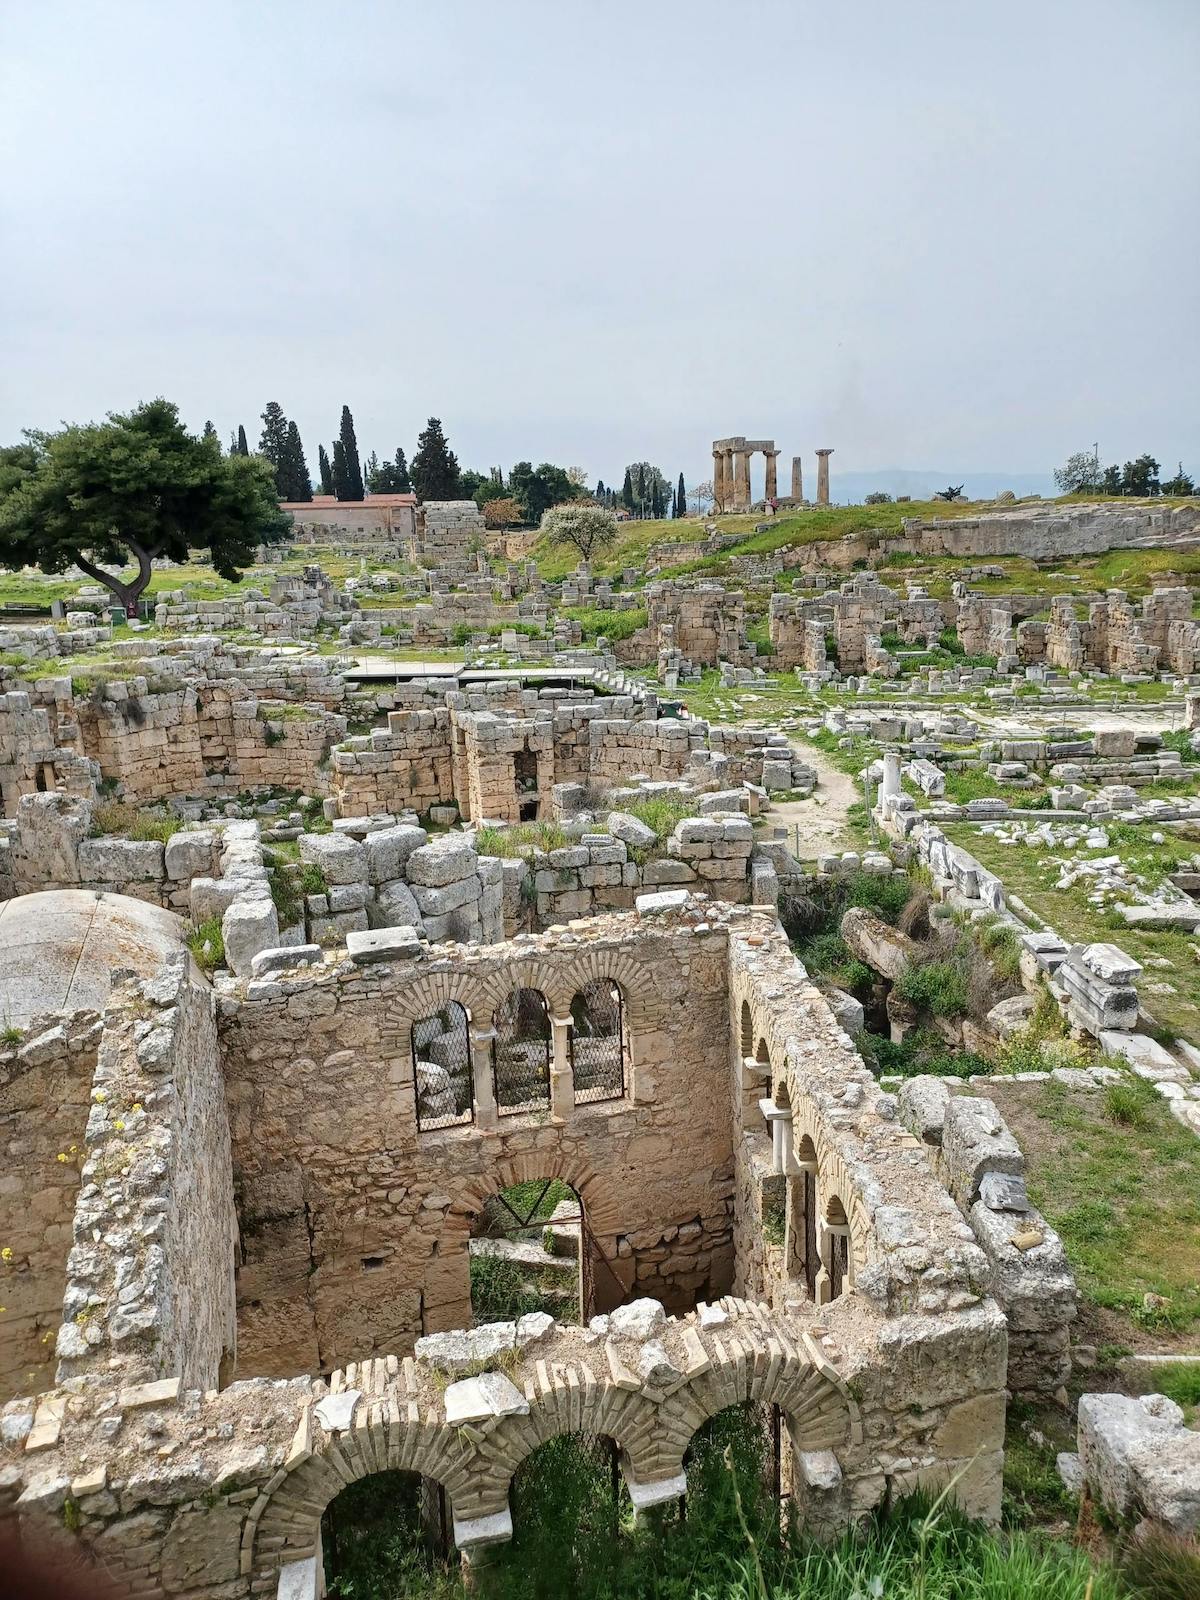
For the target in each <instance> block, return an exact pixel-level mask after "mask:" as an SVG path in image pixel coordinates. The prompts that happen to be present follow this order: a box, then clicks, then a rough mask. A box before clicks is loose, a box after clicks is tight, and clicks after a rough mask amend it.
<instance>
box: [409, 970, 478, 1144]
mask: <svg viewBox="0 0 1200 1600" xmlns="http://www.w3.org/2000/svg"><path fill="white" fill-rule="evenodd" d="M467 1029H468V1019H467V1013H466V1011H465V1010H464V1009H463V1007H462V1006H460V1005H459V1004H458V1002H457V1001H456V1000H450V1001H448V1002H447V1003H446V1005H444V1006H443V1007H442V1009H441V1010H440V1011H438V1012H435V1014H434V1015H433V1016H432V1017H422V1018H420V1020H419V1021H417V1022H414V1023H413V1025H412V1059H413V1083H414V1087H415V1089H416V1097H417V1128H418V1130H419V1131H420V1132H422V1133H426V1132H428V1130H429V1129H430V1128H454V1127H458V1126H460V1125H461V1124H463V1123H467V1122H470V1121H471V1120H472V1119H473V1117H474V1114H475V1097H474V1095H473V1093H472V1087H473V1085H472V1078H471V1038H470V1034H469V1033H468V1031H467Z"/></svg>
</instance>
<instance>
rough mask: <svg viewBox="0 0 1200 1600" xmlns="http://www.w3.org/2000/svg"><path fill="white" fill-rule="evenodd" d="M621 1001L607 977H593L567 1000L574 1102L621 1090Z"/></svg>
mask: <svg viewBox="0 0 1200 1600" xmlns="http://www.w3.org/2000/svg"><path fill="white" fill-rule="evenodd" d="M625 1049H626V1044H625V1003H624V1000H623V999H622V996H621V991H620V988H619V987H618V986H617V985H616V984H615V983H614V982H613V981H612V979H611V978H593V979H592V980H591V982H590V983H585V984H584V986H583V988H582V989H580V991H579V992H578V994H576V995H575V996H574V998H573V999H572V1001H571V1068H572V1072H573V1074H574V1078H575V1104H576V1105H577V1106H578V1105H590V1104H594V1103H595V1102H596V1101H597V1100H620V1099H621V1098H622V1097H623V1096H624V1094H625Z"/></svg>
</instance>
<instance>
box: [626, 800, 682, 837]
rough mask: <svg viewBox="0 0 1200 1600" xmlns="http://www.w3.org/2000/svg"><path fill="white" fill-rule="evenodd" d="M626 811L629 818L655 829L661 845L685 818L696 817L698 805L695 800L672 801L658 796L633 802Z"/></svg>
mask: <svg viewBox="0 0 1200 1600" xmlns="http://www.w3.org/2000/svg"><path fill="white" fill-rule="evenodd" d="M625 811H626V814H627V815H628V816H631V817H636V818H637V819H638V821H639V822H644V823H645V824H646V826H647V827H648V828H653V829H654V834H655V837H656V838H657V839H658V842H659V843H660V844H661V843H662V842H663V840H665V839H668V838H669V837H670V836H671V834H673V833H674V832H675V828H676V825H677V824H678V823H680V822H682V821H683V820H684V818H685V817H694V816H695V815H696V803H695V801H694V800H693V801H688V800H672V799H669V798H667V797H666V796H656V797H655V798H653V799H650V800H633V801H631V802H630V803H629V805H628V806H626V807H625Z"/></svg>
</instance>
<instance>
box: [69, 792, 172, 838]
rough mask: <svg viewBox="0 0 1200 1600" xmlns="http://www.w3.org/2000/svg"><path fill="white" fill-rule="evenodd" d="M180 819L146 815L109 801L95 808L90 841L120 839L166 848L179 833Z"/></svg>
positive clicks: (160, 815) (140, 811)
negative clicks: (169, 840) (163, 845)
mask: <svg viewBox="0 0 1200 1600" xmlns="http://www.w3.org/2000/svg"><path fill="white" fill-rule="evenodd" d="M180 826H181V824H180V821H179V818H178V817H175V816H170V815H168V814H167V813H165V812H162V811H143V810H142V809H141V808H140V807H138V806H134V805H127V804H123V803H121V802H119V801H110V802H109V803H108V804H106V805H97V806H94V807H93V808H92V826H91V837H92V838H93V839H101V838H107V837H120V838H122V839H135V840H138V841H139V842H141V843H150V842H151V841H155V842H157V843H158V844H166V842H167V840H168V839H170V838H171V837H172V836H173V835H174V834H176V833H178V832H179V830H180Z"/></svg>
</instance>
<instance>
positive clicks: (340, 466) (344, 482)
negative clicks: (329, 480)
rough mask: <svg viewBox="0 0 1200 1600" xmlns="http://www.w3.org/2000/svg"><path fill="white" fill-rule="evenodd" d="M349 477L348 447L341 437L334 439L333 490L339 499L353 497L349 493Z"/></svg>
mask: <svg viewBox="0 0 1200 1600" xmlns="http://www.w3.org/2000/svg"><path fill="white" fill-rule="evenodd" d="M349 486H350V485H349V478H348V474H347V472H346V447H345V445H344V444H343V443H342V441H341V440H340V439H335V440H334V441H333V492H334V494H335V495H337V497H338V499H339V500H349V499H351V498H352V496H351V495H349V494H348V493H347V490H348V489H349Z"/></svg>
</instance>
